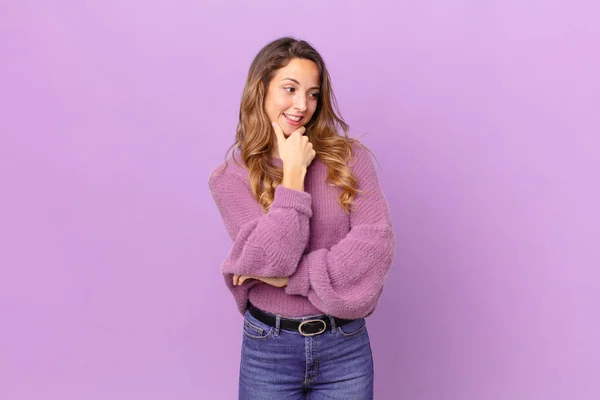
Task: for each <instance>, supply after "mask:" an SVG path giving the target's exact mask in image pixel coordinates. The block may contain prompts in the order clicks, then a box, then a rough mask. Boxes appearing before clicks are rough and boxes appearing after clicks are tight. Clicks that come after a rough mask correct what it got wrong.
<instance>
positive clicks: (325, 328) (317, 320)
mask: <svg viewBox="0 0 600 400" xmlns="http://www.w3.org/2000/svg"><path fill="white" fill-rule="evenodd" d="M310 322H321V323H322V324H323V329H321V331H320V332H316V333H304V332H302V327H303V326H304V324H308V323H310ZM326 330H327V323H326V322H325V321H323V320H322V319H307V320H306V321H302V322H301V323H300V325H298V332H300V334H301V335H302V336H315V335H320V334H321V333H323V332H325V331H326Z"/></svg>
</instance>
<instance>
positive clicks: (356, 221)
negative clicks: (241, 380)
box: [209, 144, 396, 319]
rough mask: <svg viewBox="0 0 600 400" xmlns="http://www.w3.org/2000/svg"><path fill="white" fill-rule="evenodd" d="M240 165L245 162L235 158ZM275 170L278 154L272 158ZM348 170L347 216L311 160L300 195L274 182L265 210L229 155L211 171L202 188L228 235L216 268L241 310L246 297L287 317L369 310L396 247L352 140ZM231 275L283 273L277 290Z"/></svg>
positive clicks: (322, 168)
mask: <svg viewBox="0 0 600 400" xmlns="http://www.w3.org/2000/svg"><path fill="white" fill-rule="evenodd" d="M235 157H236V160H237V161H238V163H239V164H240V165H244V164H243V162H242V161H241V157H240V156H239V152H238V153H236V155H235ZM273 162H274V163H275V165H276V166H278V167H282V166H283V163H282V161H281V160H280V159H273ZM349 165H350V168H351V170H352V172H353V173H354V175H355V176H356V178H357V179H358V187H359V190H360V192H359V193H358V194H357V196H356V197H355V198H354V203H353V205H352V208H351V213H350V214H346V213H345V212H344V210H343V209H342V207H341V206H340V204H339V203H338V196H339V194H340V192H341V190H340V189H339V188H338V187H335V186H333V185H330V184H328V183H326V182H325V178H326V177H327V165H326V164H325V163H324V162H323V161H321V160H320V159H318V158H315V159H314V160H313V162H312V163H311V165H310V166H309V167H308V171H307V174H306V177H305V181H304V190H305V191H304V192H302V191H298V190H293V189H288V188H286V187H283V186H281V185H280V186H278V187H277V188H276V189H275V196H274V200H273V204H272V205H271V208H270V210H269V211H268V212H267V213H263V212H262V211H261V208H260V205H259V204H258V202H257V201H256V200H255V199H254V198H253V196H252V192H251V190H250V185H249V180H248V171H247V169H245V168H242V167H240V166H238V165H237V164H236V163H235V162H233V161H232V159H231V158H229V159H228V167H227V168H226V169H225V171H224V172H222V173H220V174H218V173H217V174H215V172H216V171H218V170H220V169H221V168H222V165H221V166H219V167H218V168H217V169H216V170H215V171H214V172H213V174H212V175H211V178H210V180H209V187H210V190H211V192H212V194H213V197H214V200H215V203H216V204H217V207H218V209H219V211H220V213H221V216H222V218H223V222H224V223H225V228H226V229H227V232H228V233H229V236H231V239H232V240H233V244H232V246H231V250H230V251H229V254H228V255H227V258H226V259H225V261H224V262H223V265H222V267H221V269H222V272H223V275H224V278H225V284H226V285H227V287H228V288H229V290H230V291H231V292H232V293H233V296H234V298H235V301H236V303H237V307H238V310H239V311H240V312H241V313H244V312H245V310H246V303H247V300H248V299H250V301H251V302H252V303H253V304H254V305H255V306H257V307H258V308H261V309H263V310H265V311H269V312H271V313H274V314H278V315H281V316H288V317H299V316H306V315H316V314H322V313H325V314H330V315H333V316H335V317H339V318H347V319H354V318H359V317H365V316H368V315H369V314H371V313H372V312H373V311H374V309H375V306H376V305H377V301H378V299H379V296H380V295H381V292H382V290H383V284H384V281H385V278H386V276H387V273H388V271H389V268H390V266H391V264H392V260H393V256H394V250H395V244H396V242H395V235H394V231H393V230H392V219H391V215H390V211H389V207H388V205H387V202H386V200H385V197H384V194H383V192H382V191H381V187H380V185H379V181H378V179H377V173H376V171H375V166H374V164H373V161H372V159H371V156H370V154H369V152H368V151H367V150H366V149H364V148H363V147H362V146H361V145H358V144H354V146H353V154H352V158H351V160H350V161H349ZM234 274H240V275H251V276H260V277H277V276H288V277H289V283H288V285H287V286H286V287H283V288H276V287H274V286H271V285H268V284H266V283H264V282H261V281H259V280H254V279H250V280H247V281H246V282H244V283H243V284H242V285H241V286H233V283H232V277H233V275H234Z"/></svg>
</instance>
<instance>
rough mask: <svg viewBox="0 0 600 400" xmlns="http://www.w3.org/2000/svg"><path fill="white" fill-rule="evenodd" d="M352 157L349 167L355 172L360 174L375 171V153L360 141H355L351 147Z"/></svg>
mask: <svg viewBox="0 0 600 400" xmlns="http://www.w3.org/2000/svg"><path fill="white" fill-rule="evenodd" d="M351 152H352V155H351V156H350V160H349V161H348V165H349V166H350V169H351V170H352V171H353V172H359V171H363V170H365V169H366V170H374V169H375V164H374V163H373V153H372V152H371V151H370V150H369V149H368V148H367V146H365V145H364V144H362V143H361V142H359V141H358V140H356V141H354V142H353V143H352V145H351Z"/></svg>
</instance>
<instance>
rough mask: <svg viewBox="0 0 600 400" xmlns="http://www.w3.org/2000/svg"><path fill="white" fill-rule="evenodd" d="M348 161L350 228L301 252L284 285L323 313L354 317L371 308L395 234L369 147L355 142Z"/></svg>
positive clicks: (385, 271)
mask: <svg viewBox="0 0 600 400" xmlns="http://www.w3.org/2000/svg"><path fill="white" fill-rule="evenodd" d="M350 165H351V168H352V171H353V173H354V174H355V176H356V178H357V180H358V188H359V193H358V194H357V195H356V196H355V198H354V201H353V205H352V208H351V213H350V224H351V227H350V231H349V232H348V234H347V235H346V237H345V238H344V239H342V240H341V241H340V242H338V243H337V244H335V245H334V246H332V247H331V249H330V250H328V249H319V250H315V251H312V252H310V253H307V254H305V255H304V256H303V257H302V258H301V260H300V263H299V265H298V268H297V269H296V272H295V273H294V274H293V275H292V276H290V278H289V282H288V285H287V286H286V288H285V291H286V293H288V294H290V295H301V296H305V297H308V300H309V301H310V302H311V303H312V304H313V305H314V306H315V307H317V308H318V309H319V310H321V311H322V312H324V313H327V314H330V315H333V316H335V317H339V318H347V319H354V318H360V317H364V316H367V315H369V314H371V313H372V312H373V310H374V309H375V306H376V305H377V301H378V300H379V297H380V295H381V293H382V291H383V284H384V281H385V278H386V277H387V274H388V271H389V268H390V267H391V265H392V261H393V257H394V252H395V246H396V238H395V234H394V231H393V229H392V219H391V214H390V210H389V207H388V204H387V202H386V200H385V197H384V194H383V192H382V190H381V187H380V185H379V180H378V178H377V173H376V171H375V166H374V164H373V161H372V159H371V157H370V155H369V153H368V152H367V151H366V150H364V149H362V148H361V149H356V148H355V150H354V151H353V156H352V160H351V162H350Z"/></svg>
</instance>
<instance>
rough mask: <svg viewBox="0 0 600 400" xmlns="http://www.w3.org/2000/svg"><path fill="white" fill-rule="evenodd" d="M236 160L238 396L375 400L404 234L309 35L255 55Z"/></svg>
mask: <svg viewBox="0 0 600 400" xmlns="http://www.w3.org/2000/svg"><path fill="white" fill-rule="evenodd" d="M340 132H342V133H343V135H342V134H340ZM228 161H229V162H227V161H226V162H225V164H224V165H223V166H221V167H220V168H217V170H215V171H214V172H213V174H212V175H211V178H210V180H209V187H210V190H211V192H212V194H213V196H214V199H215V202H216V204H217V207H218V208H219V211H220V213H221V216H222V218H223V222H224V224H225V228H226V229H227V232H228V233H229V235H230V236H231V239H232V240H233V245H232V247H231V250H230V252H229V254H228V256H227V258H226V259H225V261H224V263H223V265H222V272H223V274H224V277H225V283H226V285H227V286H228V288H229V289H230V290H231V292H232V293H233V296H234V298H235V301H236V303H237V307H238V310H239V311H240V312H241V313H242V314H243V315H244V326H243V342H242V356H241V365H240V380H239V398H240V399H251V400H257V399H258V400H260V399H305V398H310V399H344V400H348V399H361V400H362V399H371V398H372V397H373V359H372V354H371V347H370V342H369V336H368V333H367V329H366V324H365V317H366V316H368V315H370V314H371V313H372V312H373V311H374V309H375V306H376V304H377V301H378V299H379V296H380V294H381V292H382V290H383V284H384V280H385V278H386V276H387V273H388V270H389V268H390V266H391V264H392V259H393V254H394V249H395V236H394V232H393V230H392V221H391V216H390V212H389V208H388V205H387V203H386V200H385V197H384V195H383V193H382V191H381V188H380V186H379V182H378V179H377V174H376V171H375V168H374V165H373V161H372V159H371V157H370V155H369V152H368V151H367V150H366V148H364V147H363V146H362V145H361V144H360V143H359V142H358V141H357V140H355V139H350V138H349V137H348V125H347V124H346V123H345V122H344V121H343V119H342V118H341V116H340V114H339V111H338V110H337V106H336V102H335V97H334V95H333V92H332V89H331V82H330V78H329V73H328V72H327V69H326V67H325V63H324V62H323V59H322V58H321V56H320V55H319V53H318V52H317V51H316V50H315V49H314V48H313V47H312V46H310V45H309V44H308V43H307V42H305V41H298V40H295V39H293V38H281V39H278V40H275V41H273V42H271V43H269V44H268V45H266V46H265V47H264V48H263V49H262V50H261V51H260V52H259V53H258V55H257V56H256V58H255V59H254V61H253V62H252V65H251V66H250V71H249V73H248V78H247V80H246V85H245V87H244V92H243V95H242V101H241V106H240V114H239V124H238V127H237V135H236V140H235V143H234V145H233V150H232V155H231V158H230V159H229V160H228Z"/></svg>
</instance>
